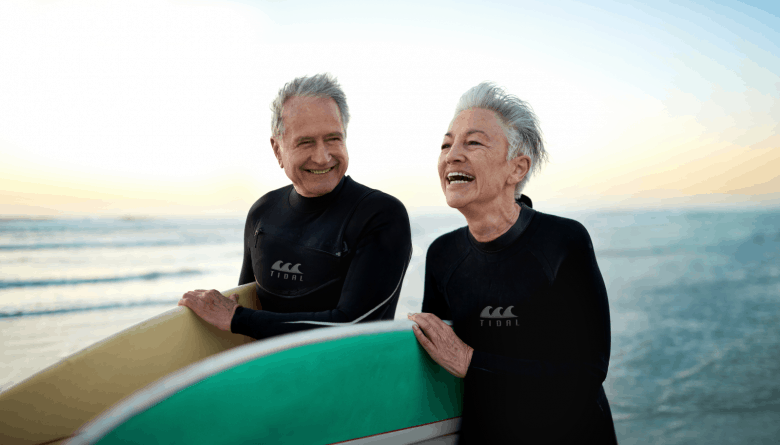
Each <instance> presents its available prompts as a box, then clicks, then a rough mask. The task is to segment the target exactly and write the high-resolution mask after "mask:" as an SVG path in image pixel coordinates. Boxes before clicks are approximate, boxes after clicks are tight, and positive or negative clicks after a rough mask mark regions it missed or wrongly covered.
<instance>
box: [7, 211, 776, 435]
mask: <svg viewBox="0 0 780 445" xmlns="http://www.w3.org/2000/svg"><path fill="white" fill-rule="evenodd" d="M561 216H566V217H570V218H573V219H576V220H578V221H580V222H582V223H583V224H584V225H585V227H586V228H587V229H588V231H589V232H590V235H591V238H592V239H593V244H594V248H595V250H596V256H597V259H598V262H599V267H600V268H601V272H602V274H603V276H604V281H605V282H606V285H607V290H608V294H609V300H610V313H611V319H612V351H611V359H610V368H609V373H608V376H607V380H606V382H605V383H604V388H605V390H606V393H607V396H608V398H609V401H610V405H611V407H612V412H613V416H614V419H615V427H616V430H617V434H618V440H619V442H620V443H621V444H640V443H641V444H645V443H652V444H687V443H708V444H731V443H734V444H736V443H739V444H764V443H767V444H768V443H772V444H774V443H778V438H779V437H780V377H778V376H780V265H779V264H778V259H779V258H780V209H767V210H753V211H726V212H702V211H683V210H679V211H650V212H643V213H630V212H600V213H599V212H593V213H582V214H562V215H561ZM411 222H412V238H413V239H412V242H413V248H414V253H413V257H412V261H411V264H410V266H409V269H408V270H407V275H406V278H405V281H404V284H403V288H402V293H401V298H400V301H399V304H398V309H397V311H396V318H403V317H405V316H406V313H407V312H418V311H419V310H420V305H421V303H422V293H423V279H424V270H425V251H426V249H427V247H428V245H430V243H431V242H432V241H433V240H434V239H436V237H438V236H439V235H441V234H443V233H446V232H448V231H450V230H453V229H455V228H457V227H460V226H463V225H464V224H465V220H464V219H463V218H462V217H461V216H460V215H459V214H457V213H449V214H419V213H418V214H414V213H412V220H411ZM243 227H244V222H243V220H242V219H130V218H128V219H50V220H35V219H28V220H25V219H17V220H3V221H0V338H2V342H0V356H1V357H2V362H0V391H1V390H2V389H4V388H8V387H9V386H11V385H13V384H14V383H16V382H19V381H21V380H23V379H25V378H27V377H29V376H31V375H32V374H34V373H36V372H38V371H40V370H41V369H43V368H45V367H47V366H50V365H52V364H54V363H56V362H57V361H58V360H60V359H62V358H64V357H66V356H68V355H70V354H72V353H74V352H76V351H78V350H80V349H82V348H84V347H86V346H88V345H90V344H92V343H94V342H96V341H98V340H100V339H102V338H105V337H107V336H109V335H112V334H114V333H116V332H118V331H120V330H122V329H125V328H127V327H129V326H131V325H133V324H135V323H138V322H140V321H142V320H144V319H146V318H149V317H151V316H154V315H157V314H159V313H161V312H164V311H167V310H169V309H170V308H172V307H174V306H175V305H176V303H177V301H178V300H179V298H180V297H181V295H182V294H183V293H184V292H186V291H188V290H192V289H198V288H205V289H211V288H214V289H219V290H226V289H228V288H231V287H234V286H235V285H236V284H237V281H238V274H239V270H240V268H241V258H242V255H243V247H242V244H241V243H242V238H243Z"/></svg>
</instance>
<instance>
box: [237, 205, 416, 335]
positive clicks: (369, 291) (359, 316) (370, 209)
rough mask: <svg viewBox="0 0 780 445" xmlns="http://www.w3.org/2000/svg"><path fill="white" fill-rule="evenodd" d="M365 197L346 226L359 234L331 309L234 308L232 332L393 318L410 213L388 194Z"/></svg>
mask: <svg viewBox="0 0 780 445" xmlns="http://www.w3.org/2000/svg"><path fill="white" fill-rule="evenodd" d="M369 198H372V196H369ZM369 198H366V201H367V202H365V203H361V206H360V207H359V208H358V210H357V211H356V212H355V215H353V217H352V219H351V220H350V223H349V226H348V227H347V231H350V230H357V231H359V233H360V235H359V236H358V238H357V241H356V245H355V247H354V249H355V256H354V258H353V259H352V261H351V263H350V266H349V270H348V271H347V274H346V278H345V281H344V285H343V287H342V290H341V297H340V299H339V302H338V304H337V306H336V308H335V309H332V310H327V311H321V312H293V313H277V312H269V311H263V310H259V311H255V310H251V309H247V308H243V307H239V308H238V309H237V310H236V312H235V315H234V316H233V320H232V323H231V326H230V329H231V331H232V332H234V333H237V334H244V335H248V336H250V337H253V338H257V339H261V338H267V337H271V336H275V335H281V334H287V333H291V332H296V331H302V330H306V329H312V328H317V327H322V326H338V325H344V324H353V323H357V322H361V321H373V320H380V319H384V318H387V319H392V318H393V316H394V314H395V307H396V305H397V303H398V297H399V295H400V293H401V282H402V281H403V277H404V274H405V273H406V267H407V266H408V265H409V259H410V257H411V252H412V235H411V228H410V225H409V216H408V214H407V213H406V208H405V207H404V206H403V204H402V203H401V202H400V201H398V200H397V199H395V198H393V197H391V196H389V195H385V194H381V195H380V196H377V197H374V199H369Z"/></svg>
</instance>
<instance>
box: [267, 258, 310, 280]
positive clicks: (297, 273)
mask: <svg viewBox="0 0 780 445" xmlns="http://www.w3.org/2000/svg"><path fill="white" fill-rule="evenodd" d="M300 266H301V263H297V264H295V265H293V263H285V262H284V261H282V260H279V261H277V262H275V263H274V264H273V266H271V276H272V277H273V276H275V277H276V278H281V279H283V280H291V281H303V272H301V269H299V267H300Z"/></svg>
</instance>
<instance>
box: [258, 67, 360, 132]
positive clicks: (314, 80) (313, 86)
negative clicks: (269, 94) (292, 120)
mask: <svg viewBox="0 0 780 445" xmlns="http://www.w3.org/2000/svg"><path fill="white" fill-rule="evenodd" d="M294 96H303V97H329V98H331V99H333V101H334V102H336V106H338V107H339V115H341V126H342V128H344V137H345V138H346V137H347V124H349V107H348V106H347V95H346V94H344V91H342V89H341V85H339V83H338V81H337V80H336V78H335V77H333V76H332V75H331V74H329V73H323V74H315V75H314V76H303V77H296V78H295V79H293V80H292V81H290V82H288V83H286V84H285V85H284V86H283V87H282V88H281V89H280V90H279V93H278V94H277V95H276V99H274V101H273V102H272V103H271V111H272V112H273V116H272V117H271V133H272V134H273V136H274V137H275V138H278V137H280V136H283V135H284V120H283V119H282V112H283V111H284V103H285V102H287V100H288V99H290V98H291V97H294Z"/></svg>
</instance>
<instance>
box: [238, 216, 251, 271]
mask: <svg viewBox="0 0 780 445" xmlns="http://www.w3.org/2000/svg"><path fill="white" fill-rule="evenodd" d="M251 221H252V218H250V217H248V216H247V218H246V224H244V261H243V263H242V264H241V273H240V274H239V276H238V285H239V286H241V285H242V284H246V283H251V282H253V281H255V272H254V270H252V252H251V251H250V249H249V240H250V239H251V238H250V236H252V227H251V226H250V222H251Z"/></svg>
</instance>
